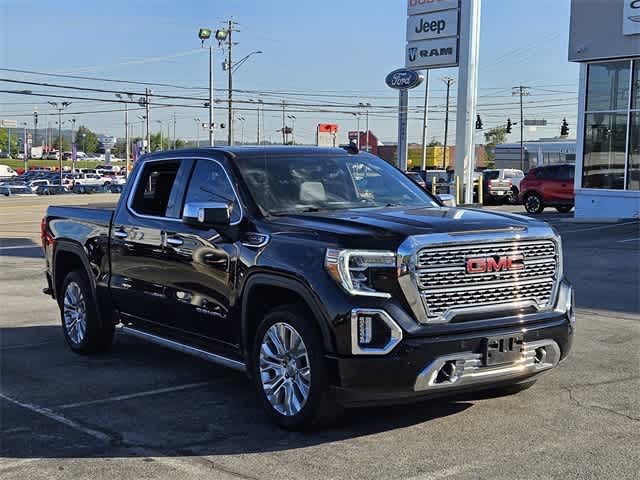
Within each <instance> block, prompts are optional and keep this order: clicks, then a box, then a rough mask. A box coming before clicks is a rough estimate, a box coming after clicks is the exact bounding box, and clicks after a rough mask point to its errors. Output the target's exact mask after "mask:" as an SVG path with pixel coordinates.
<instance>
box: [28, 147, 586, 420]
mask: <svg viewBox="0 0 640 480" xmlns="http://www.w3.org/2000/svg"><path fill="white" fill-rule="evenodd" d="M41 234H42V242H43V248H44V250H45V257H46V266H47V269H46V277H47V282H48V287H47V288H46V289H45V292H46V293H48V294H50V295H51V296H52V297H53V298H54V299H56V300H57V303H58V305H59V308H60V312H61V319H62V326H63V330H64V335H65V337H66V340H67V342H68V345H69V347H70V348H71V349H72V350H74V351H75V352H78V353H82V354H91V353H96V352H102V351H104V350H106V349H107V348H108V347H109V345H110V344H111V343H112V339H113V336H114V331H115V328H116V327H117V326H119V330H120V331H121V332H122V333H125V334H131V335H135V336H137V337H139V338H142V339H145V340H149V341H151V342H155V343H158V344H161V345H164V346H166V347H170V348H174V349H177V350H180V351H182V352H185V353H190V354H194V355H197V356H200V357H202V358H205V359H207V360H210V361H213V362H217V363H219V364H222V365H225V366H228V367H231V368H235V369H238V370H242V371H246V372H247V374H248V376H249V377H250V378H251V379H252V382H253V383H254V384H255V387H256V392H257V395H258V396H259V398H260V399H261V402H262V403H263V405H264V407H265V409H266V411H267V412H268V413H269V414H270V415H271V416H272V417H273V418H274V419H275V421H276V422H277V423H278V424H279V425H281V426H282V427H285V428H289V429H298V428H307V427H309V426H316V425H319V424H322V423H325V422H327V421H329V420H330V419H332V418H335V417H336V415H337V414H338V413H340V412H341V411H342V409H343V408H345V407H352V406H358V405H363V404H370V403H377V404H389V403H397V402H406V401H411V400H417V399H422V398H425V397H429V396H435V395H443V394H452V393H459V392H463V391H469V390H478V389H493V390H498V391H503V392H512V391H513V390H515V389H521V388H524V387H526V386H529V385H530V384H531V383H532V382H533V380H534V379H535V377H536V376H537V375H538V374H539V373H541V372H544V371H546V370H549V369H552V368H553V367H555V366H556V365H558V363H559V362H560V361H561V360H562V359H564V358H565V357H566V356H567V354H568V353H569V350H570V347H571V343H572V339H573V330H574V323H575V316H574V307H573V290H572V287H571V285H570V284H569V283H568V281H567V280H566V279H565V277H564V275H563V267H562V247H561V241H560V238H559V236H558V235H557V234H556V233H555V232H554V230H553V229H552V228H551V227H549V226H548V225H547V224H545V223H542V222H539V221H534V220H531V219H528V218H526V217H522V216H517V215H509V214H505V213H487V212H484V211H482V210H475V209H466V208H449V207H446V206H445V205H443V203H442V202H441V201H440V199H438V198H435V197H433V196H432V195H431V194H430V193H428V192H426V191H424V190H423V189H421V188H420V187H419V186H418V185H416V184H415V183H414V182H412V181H411V180H409V179H408V178H407V177H406V176H405V175H404V174H403V173H402V172H401V171H399V170H397V169H396V168H394V167H392V166H391V165H389V164H388V163H386V162H384V161H383V160H381V159H379V158H377V157H375V156H372V155H370V154H367V153H353V152H348V151H345V150H341V149H322V148H301V147H268V148H262V147H256V148H252V147H245V148H205V149H197V150H174V151H168V152H162V153H156V154H151V155H147V156H144V157H142V158H141V159H140V160H139V161H138V162H136V166H135V168H134V170H133V172H132V174H131V176H130V181H129V183H128V185H127V187H126V189H125V191H124V192H123V194H122V196H121V198H120V201H119V204H118V206H117V208H116V209H115V211H109V210H100V209H91V208H75V207H55V206H52V207H49V209H48V211H47V215H46V217H45V218H44V219H43V221H42V226H41Z"/></svg>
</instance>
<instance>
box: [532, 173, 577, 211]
mask: <svg viewBox="0 0 640 480" xmlns="http://www.w3.org/2000/svg"><path fill="white" fill-rule="evenodd" d="M574 175H575V166H574V165H568V164H567V165H545V166H544V167H537V168H532V169H531V170H529V172H528V173H527V176H526V177H524V178H523V179H522V182H520V201H521V202H522V204H523V205H524V208H525V209H526V210H527V212H529V213H542V211H543V210H544V208H545V207H555V208H556V210H558V211H559V212H561V213H567V212H569V211H571V209H572V208H573V205H574V203H575V193H574V191H573V177H574Z"/></svg>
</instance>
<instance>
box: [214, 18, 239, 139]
mask: <svg viewBox="0 0 640 480" xmlns="http://www.w3.org/2000/svg"><path fill="white" fill-rule="evenodd" d="M226 23H227V25H226V27H227V28H226V29H225V32H226V35H221V36H218V33H216V37H217V38H218V39H220V40H224V41H225V42H226V44H227V60H226V62H225V67H226V69H227V85H228V88H227V103H228V107H227V108H228V111H227V143H228V144H229V146H231V145H233V72H232V70H233V66H234V65H233V61H232V50H233V45H234V43H233V41H232V39H231V37H232V33H233V32H239V31H240V30H237V29H236V28H234V26H235V25H237V24H238V23H237V22H234V21H233V20H227V22H226Z"/></svg>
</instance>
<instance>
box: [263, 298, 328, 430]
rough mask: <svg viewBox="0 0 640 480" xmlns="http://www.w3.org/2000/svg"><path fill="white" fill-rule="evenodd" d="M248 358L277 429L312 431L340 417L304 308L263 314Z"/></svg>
mask: <svg viewBox="0 0 640 480" xmlns="http://www.w3.org/2000/svg"><path fill="white" fill-rule="evenodd" d="M252 353H253V354H252V356H251V358H252V360H251V362H252V365H251V367H252V373H253V378H254V380H255V384H256V389H257V390H258V394H259V395H260V397H261V399H262V404H263V406H264V408H265V410H266V411H267V413H268V414H269V416H270V417H271V418H272V419H273V420H274V421H275V422H276V423H277V424H278V425H279V426H280V427H282V428H285V429H287V430H303V429H307V428H312V427H317V426H321V425H324V424H326V423H328V422H330V421H331V420H333V419H334V418H335V417H336V416H337V415H338V414H339V413H340V410H341V409H340V407H339V406H338V404H337V402H336V401H335V399H334V397H333V394H332V392H331V390H330V388H329V372H328V369H327V365H326V361H325V358H324V348H323V344H322V338H321V335H320V333H319V331H318V327H317V325H316V324H315V319H314V318H313V317H312V315H311V314H310V312H308V311H307V310H306V309H305V308H302V307H300V306H296V305H287V306H283V307H278V308H276V309H274V310H272V311H271V312H270V313H268V314H267V315H266V317H265V318H264V319H263V320H262V322H261V323H260V325H259V326H258V329H257V332H256V337H255V344H254V348H253V352H252Z"/></svg>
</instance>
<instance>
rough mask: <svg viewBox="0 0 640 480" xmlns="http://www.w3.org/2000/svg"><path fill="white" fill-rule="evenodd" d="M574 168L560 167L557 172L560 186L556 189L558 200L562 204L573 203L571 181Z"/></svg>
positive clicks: (573, 196)
mask: <svg viewBox="0 0 640 480" xmlns="http://www.w3.org/2000/svg"><path fill="white" fill-rule="evenodd" d="M574 176H575V167H574V166H573V165H561V166H560V172H559V179H560V185H559V188H558V199H559V200H561V201H563V202H573V201H574V198H575V193H574V191H573V179H574Z"/></svg>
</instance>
